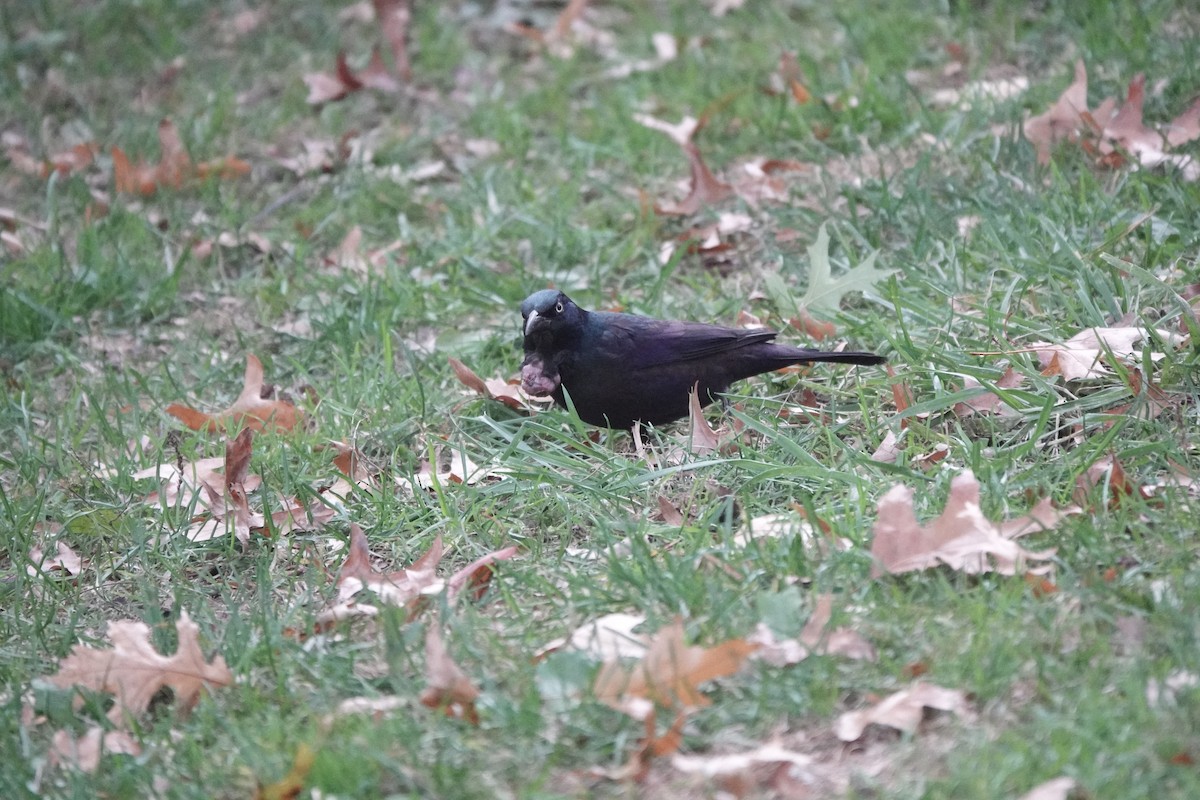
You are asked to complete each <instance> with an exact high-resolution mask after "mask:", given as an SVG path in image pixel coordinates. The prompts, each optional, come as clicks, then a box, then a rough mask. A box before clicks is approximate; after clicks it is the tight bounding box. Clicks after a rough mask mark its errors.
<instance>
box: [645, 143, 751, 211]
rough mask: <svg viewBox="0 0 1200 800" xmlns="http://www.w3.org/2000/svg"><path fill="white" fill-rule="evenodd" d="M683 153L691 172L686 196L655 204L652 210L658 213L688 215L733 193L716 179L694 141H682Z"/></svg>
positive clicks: (731, 188) (725, 184)
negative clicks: (677, 200)
mask: <svg viewBox="0 0 1200 800" xmlns="http://www.w3.org/2000/svg"><path fill="white" fill-rule="evenodd" d="M683 154H684V155H685V156H687V160H688V166H689V167H690V169H691V172H692V178H691V188H690V189H689V191H688V195H687V197H685V198H684V199H683V200H680V201H679V202H678V203H671V204H668V205H665V206H660V205H655V207H654V210H655V211H657V212H658V213H659V214H664V215H669V216H690V215H692V214H695V213H696V212H697V211H699V210H700V209H702V208H707V207H708V206H710V205H714V204H716V203H719V202H721V201H722V200H724V199H725V198H727V197H729V196H730V195H732V194H733V187H732V186H730V185H729V184H727V183H724V182H723V181H720V180H718V179H717V177H716V176H715V175H713V174H712V172H711V171H710V170H709V169H708V166H707V165H706V164H705V163H704V159H703V158H702V157H701V156H700V149H699V148H698V147H696V144H695V142H691V141H688V142H684V144H683Z"/></svg>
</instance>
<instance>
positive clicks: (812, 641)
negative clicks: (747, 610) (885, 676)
mask: <svg viewBox="0 0 1200 800" xmlns="http://www.w3.org/2000/svg"><path fill="white" fill-rule="evenodd" d="M832 617H833V595H831V594H828V593H825V594H820V595H818V596H817V603H816V606H815V607H814V608H813V612H812V615H811V616H810V617H809V618H808V621H807V622H806V623H804V628H803V629H802V630H801V631H800V636H799V637H797V638H796V639H783V640H780V639H778V638H777V637H776V636H775V633H774V632H773V631H772V630H771V629H770V628H769V627H768V626H767V625H766V624H764V623H761V622H760V623H759V624H758V626H757V627H756V628H755V631H754V633H753V634H752V635H751V636H750V637H749V638H748V639H747V641H749V642H753V643H754V644H757V645H758V646H759V649H758V650H757V651H755V653H754V655H753V656H752V658H755V659H758V660H761V661H765V662H767V663H768V664H771V665H772V666H776V667H783V666H790V665H792V664H798V663H799V662H801V661H803V660H804V659H806V658H808V657H809V656H810V655H812V654H814V653H815V654H818V655H831V656H845V657H846V658H852V659H860V660H865V661H874V660H875V659H876V655H875V648H874V647H873V646H872V645H871V643H870V642H868V641H867V640H866V639H865V638H863V636H862V635H861V634H858V633H856V632H854V631H852V630H850V629H849V628H835V629H834V630H831V631H826V628H828V626H829V620H830V619H831V618H832Z"/></svg>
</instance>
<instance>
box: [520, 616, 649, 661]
mask: <svg viewBox="0 0 1200 800" xmlns="http://www.w3.org/2000/svg"><path fill="white" fill-rule="evenodd" d="M645 622H646V617H645V616H643V615H641V614H620V613H617V614H605V615H604V616H603V617H600V618H598V619H594V620H592V621H591V622H585V623H584V624H583V625H580V626H579V627H578V628H576V629H575V630H574V631H573V632H572V633H571V635H570V636H567V637H562V638H559V639H554V640H553V641H550V642H547V643H546V644H544V645H542V647H541V648H540V649H539V650H538V651H537V653H535V654H534V660H535V661H540V660H541V659H543V658H545V657H546V656H548V655H549V654H550V653H553V652H556V651H558V650H562V649H564V648H570V649H571V650H573V651H575V652H579V653H583V654H584V655H586V656H588V657H589V658H593V659H595V660H597V661H616V660H617V659H620V658H641V657H642V656H644V655H645V654H646V636H645V635H644V634H641V633H634V632H633V629H634V628H637V627H639V626H640V625H642V624H644V623H645Z"/></svg>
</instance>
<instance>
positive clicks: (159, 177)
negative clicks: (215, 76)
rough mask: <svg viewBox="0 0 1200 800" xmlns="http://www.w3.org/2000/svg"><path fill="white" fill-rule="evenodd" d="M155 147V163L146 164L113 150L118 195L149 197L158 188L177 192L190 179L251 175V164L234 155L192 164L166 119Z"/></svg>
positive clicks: (114, 179) (173, 127)
mask: <svg viewBox="0 0 1200 800" xmlns="http://www.w3.org/2000/svg"><path fill="white" fill-rule="evenodd" d="M158 144H159V150H160V157H159V161H158V163H157V164H150V163H148V162H145V161H138V162H137V163H136V164H135V163H133V162H131V161H130V160H129V156H127V155H126V154H125V151H123V150H122V149H121V148H119V147H113V148H112V160H113V183H114V186H115V188H116V191H117V192H119V193H123V194H137V195H142V196H143V197H149V196H151V195H153V194H154V193H156V192H157V191H158V190H159V189H160V188H170V189H178V188H180V187H182V186H183V184H184V183H186V182H188V181H190V180H192V179H200V180H203V179H204V178H207V177H210V176H213V177H218V178H238V177H244V176H246V175H248V174H250V165H249V164H248V163H246V162H245V161H242V160H241V159H239V158H235V157H233V156H226V157H225V158H220V159H214V160H212V161H205V162H202V163H200V164H195V163H193V162H192V159H191V157H190V156H189V155H188V152H187V148H186V147H184V145H183V139H182V138H180V136H179V129H178V128H176V127H175V123H174V122H172V121H171V120H170V119H169V118H164V119H163V120H162V121H160V122H159V123H158Z"/></svg>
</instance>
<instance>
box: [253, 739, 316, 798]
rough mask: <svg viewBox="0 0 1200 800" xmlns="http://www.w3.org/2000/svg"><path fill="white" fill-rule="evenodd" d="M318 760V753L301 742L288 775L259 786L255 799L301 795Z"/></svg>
mask: <svg viewBox="0 0 1200 800" xmlns="http://www.w3.org/2000/svg"><path fill="white" fill-rule="evenodd" d="M316 760H317V754H316V753H315V752H313V749H312V748H311V747H309V746H308V745H307V744H304V743H303V742H301V743H300V746H299V747H297V748H296V757H295V758H294V759H292V767H291V769H289V770H288V773H287V775H284V776H283V777H282V778H280V779H279V780H277V781H275V782H274V783H269V784H267V785H266V786H259V787H258V789H257V790H256V791H255V792H254V800H292V799H293V798H295V797H299V796H300V792H302V791H304V784H305V783H306V782H307V781H308V773H310V772H311V771H312V768H313V764H314V763H316Z"/></svg>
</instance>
